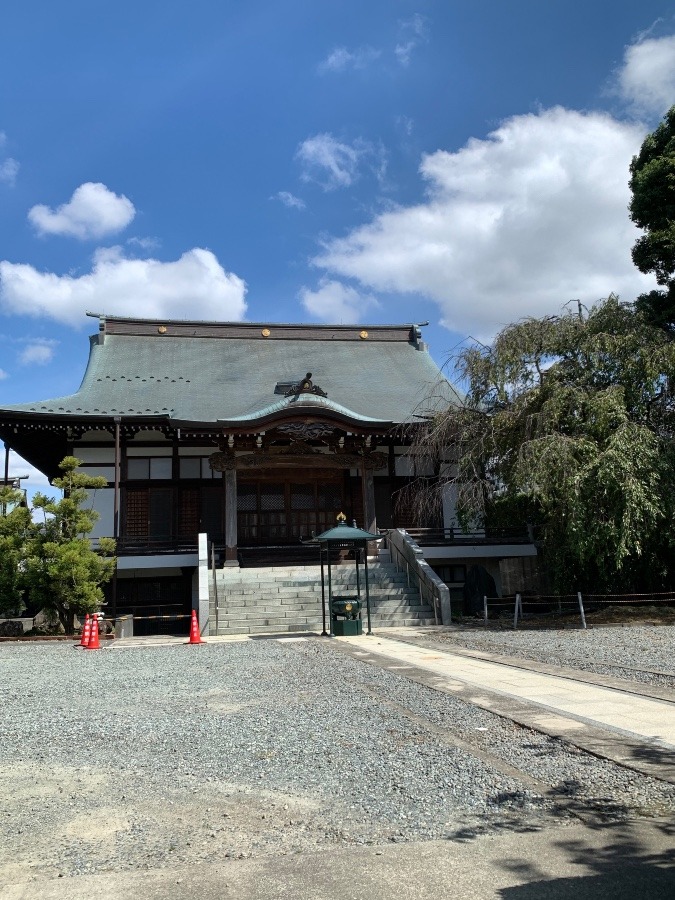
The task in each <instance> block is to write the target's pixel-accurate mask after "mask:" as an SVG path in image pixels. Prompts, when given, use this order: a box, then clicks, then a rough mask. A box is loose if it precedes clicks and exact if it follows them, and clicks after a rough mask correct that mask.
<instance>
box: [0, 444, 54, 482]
mask: <svg viewBox="0 0 675 900" xmlns="http://www.w3.org/2000/svg"><path fill="white" fill-rule="evenodd" d="M9 475H10V477H11V476H14V477H16V478H18V477H19V476H20V475H28V480H27V481H22V482H21V485H22V487H24V488H28V489H29V493H31V490H30V489H31V488H33V489H35V488H39V489H41V490H42V489H44V488H45V487H48V486H49V481H48V480H47V476H46V475H43V474H42V472H39V471H38V470H37V469H36V468H35V466H31V464H30V463H27V462H26V460H25V459H23V457H21V456H19V454H18V453H15V452H14V450H10V451H9ZM4 477H5V454H4V453H2V471H0V478H4Z"/></svg>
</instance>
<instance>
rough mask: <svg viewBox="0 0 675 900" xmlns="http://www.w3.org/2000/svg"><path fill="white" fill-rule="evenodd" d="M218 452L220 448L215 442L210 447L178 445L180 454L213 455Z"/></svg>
mask: <svg viewBox="0 0 675 900" xmlns="http://www.w3.org/2000/svg"><path fill="white" fill-rule="evenodd" d="M217 452H218V448H217V447H214V446H213V444H212V445H211V446H210V447H178V455H179V456H211V454H212V453H217Z"/></svg>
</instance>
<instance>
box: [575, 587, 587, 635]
mask: <svg viewBox="0 0 675 900" xmlns="http://www.w3.org/2000/svg"><path fill="white" fill-rule="evenodd" d="M577 600H578V601H579V612H580V613H581V627H582V628H585V627H586V613H585V612H584V601H583V600H582V597H581V591H578V592H577Z"/></svg>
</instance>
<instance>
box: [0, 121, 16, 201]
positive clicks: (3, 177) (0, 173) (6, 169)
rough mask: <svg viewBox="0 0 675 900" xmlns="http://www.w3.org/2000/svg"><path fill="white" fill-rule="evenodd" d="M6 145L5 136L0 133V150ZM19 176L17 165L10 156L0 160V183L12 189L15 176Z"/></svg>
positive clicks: (2, 132) (3, 133)
mask: <svg viewBox="0 0 675 900" xmlns="http://www.w3.org/2000/svg"><path fill="white" fill-rule="evenodd" d="M6 143H7V135H6V134H5V132H4V131H0V148H2V147H4V146H5V144H6ZM18 174H19V164H18V162H17V161H16V160H15V159H12V157H11V156H6V157H5V158H4V159H0V182H3V183H4V184H8V185H9V186H10V187H14V185H15V184H16V176H17V175H18Z"/></svg>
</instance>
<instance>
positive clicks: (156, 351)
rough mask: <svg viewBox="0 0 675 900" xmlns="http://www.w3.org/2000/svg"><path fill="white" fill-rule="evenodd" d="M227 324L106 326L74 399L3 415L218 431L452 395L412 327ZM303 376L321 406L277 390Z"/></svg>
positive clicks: (368, 411)
mask: <svg viewBox="0 0 675 900" xmlns="http://www.w3.org/2000/svg"><path fill="white" fill-rule="evenodd" d="M188 325H189V326H190V327H189V328H188ZM134 326H136V327H134ZM172 326H173V327H172ZM227 328H228V326H227V325H226V324H225V323H221V324H220V325H219V324H218V323H212V324H211V325H210V326H208V328H207V327H206V326H205V325H204V326H202V327H200V328H198V327H195V328H192V323H180V322H176V323H170V322H167V323H158V322H149V321H146V320H122V319H112V320H103V321H102V328H101V334H100V335H99V336H96V337H94V338H92V340H91V351H90V357H89V363H88V366H87V370H86V373H85V376H84V379H83V382H82V385H81V386H80V389H79V390H78V391H77V392H76V393H75V394H71V395H69V396H66V397H57V398H54V399H51V400H43V401H38V402H35V403H21V404H15V405H12V406H7V407H4V408H3V409H0V414H2V413H3V412H5V413H9V412H17V413H36V414H43V415H48V416H50V417H51V416H54V415H57V416H68V417H70V416H74V417H77V418H84V419H86V418H87V417H101V416H103V417H107V416H122V417H123V418H124V419H126V418H135V417H143V418H146V417H155V416H159V417H166V418H169V419H171V420H172V421H174V422H176V423H180V422H185V423H205V424H209V423H213V424H214V425H215V424H217V423H223V422H228V421H232V422H235V421H236V422H237V423H242V422H245V421H247V420H252V419H256V418H259V417H261V416H262V415H266V414H269V413H273V412H274V411H276V410H277V409H278V411H283V410H284V408H285V407H290V408H293V407H294V406H295V408H300V407H302V406H303V405H307V404H310V403H311V405H312V409H313V411H314V410H316V411H319V409H325V410H326V411H333V412H339V413H340V414H343V415H349V416H350V417H351V418H354V419H361V420H363V421H364V422H365V421H370V422H371V423H372V422H373V421H379V422H393V423H400V422H404V421H406V420H408V419H410V418H411V417H412V416H414V415H415V414H419V413H420V412H422V411H424V409H425V408H427V407H428V404H426V405H425V403H424V401H425V397H427V396H428V395H429V394H430V392H431V389H432V388H433V387H434V386H438V385H439V383H440V384H441V385H442V387H441V394H442V395H443V396H447V399H450V400H451V399H453V398H456V396H457V395H456V393H455V392H454V390H453V389H452V388H451V387H450V385H449V384H448V383H447V381H445V379H443V377H442V375H441V373H440V371H439V369H438V367H437V366H436V364H435V363H434V362H433V360H432V359H431V357H430V356H429V354H428V352H427V350H426V349H419V348H420V347H424V345H422V344H421V343H420V341H419V340H418V339H416V334H417V336H419V333H418V332H416V330H412V331H411V328H410V326H366V327H365V328H364V327H362V326H353V327H351V328H349V329H348V328H346V327H345V326H336V327H335V328H332V329H328V328H326V326H319V327H317V326H270V329H275V328H276V329H278V331H277V332H274V337H275V338H276V339H269V340H266V339H265V336H264V331H267V332H268V336H269V329H267V328H264V326H258V325H249V324H248V323H247V324H246V325H242V324H241V323H238V324H236V325H232V326H231V331H230V332H228V330H227ZM162 329H163V330H162ZM282 329H286V331H285V332H283V331H282ZM322 329H323V330H322ZM134 332H136V333H134ZM172 332H173V333H172ZM277 334H280V335H281V336H280V337H277ZM261 335H262V337H261ZM364 335H366V337H365V338H364ZM411 338H412V339H411ZM307 372H311V373H312V380H313V382H314V384H315V385H317V386H319V387H320V388H321V389H322V390H323V391H325V393H326V395H327V397H326V400H325V402H321V401H322V400H323V398H319V397H316V396H315V395H307V396H308V397H309V396H311V397H312V399H311V400H308V399H307V397H305V398H304V400H303V396H302V395H301V396H300V397H299V398H298V399H297V400H295V401H293V399H292V398H279V394H278V393H277V394H275V387H276V385H277V384H278V383H279V382H288V383H293V382H298V381H300V380H302V379H303V378H304V377H305V374H306V373H307ZM436 394H438V390H437V391H436ZM317 401H318V402H317Z"/></svg>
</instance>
